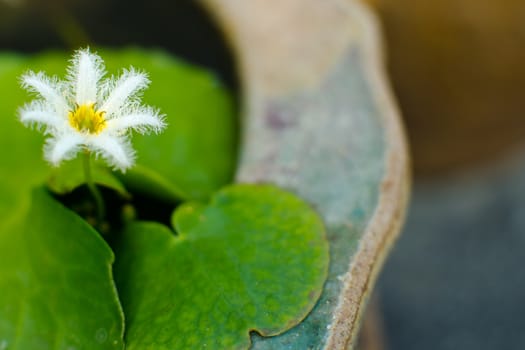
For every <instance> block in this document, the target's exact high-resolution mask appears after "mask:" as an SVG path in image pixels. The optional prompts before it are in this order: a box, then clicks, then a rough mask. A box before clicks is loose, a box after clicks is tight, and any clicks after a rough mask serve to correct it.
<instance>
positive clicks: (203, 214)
mask: <svg viewBox="0 0 525 350" xmlns="http://www.w3.org/2000/svg"><path fill="white" fill-rule="evenodd" d="M173 223H174V227H175V229H176V231H177V233H178V235H177V236H174V233H173V232H172V231H170V230H169V229H168V228H167V227H165V226H162V225H160V224H155V223H136V224H131V225H130V226H129V227H128V228H127V229H126V230H125V232H124V233H123V234H122V237H121V244H120V245H118V247H117V256H118V259H117V263H116V267H115V277H116V280H117V286H118V289H119V291H120V295H121V298H122V303H123V307H124V311H125V314H126V319H127V333H126V342H127V348H128V349H130V350H133V349H158V350H162V349H205V348H209V349H246V348H248V346H249V344H250V337H249V332H250V331H252V330H256V331H257V332H259V333H261V334H263V335H275V334H278V333H281V332H283V331H285V330H286V329H288V328H290V327H292V326H294V325H295V324H297V323H299V322H300V321H301V320H302V319H303V318H304V317H305V316H306V314H307V313H308V312H309V311H310V309H311V308H312V307H313V305H314V304H315V302H316V301H317V298H318V296H319V294H320V292H321V290H322V286H323V282H324V279H325V276H326V272H327V267H328V244H327V241H326V239H325V233H324V228H323V225H322V222H321V220H320V219H319V217H318V215H317V214H316V213H315V212H314V211H313V210H312V209H311V208H310V207H309V206H308V205H307V204H305V203H304V202H303V201H302V200H300V199H298V198H297V197H296V196H294V195H291V194H289V193H287V192H284V191H282V190H280V189H277V188H275V187H273V186H268V185H260V186H257V185H236V186H231V187H228V188H225V189H223V190H221V191H220V192H218V193H217V194H216V195H214V196H213V198H212V200H211V202H210V203H209V204H208V205H202V204H192V203H189V204H186V205H183V206H181V207H180V208H178V209H177V211H176V212H175V214H174V217H173Z"/></svg>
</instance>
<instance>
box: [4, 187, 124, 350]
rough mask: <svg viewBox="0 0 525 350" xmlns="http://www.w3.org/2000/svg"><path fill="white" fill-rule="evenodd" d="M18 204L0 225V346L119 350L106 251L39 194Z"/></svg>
mask: <svg viewBox="0 0 525 350" xmlns="http://www.w3.org/2000/svg"><path fill="white" fill-rule="evenodd" d="M12 193H13V191H12V189H11V188H9V187H6V186H5V185H4V184H2V185H1V186H0V195H1V197H0V198H2V201H0V202H4V200H5V198H12ZM18 198H19V199H20V200H19V201H18V202H16V203H17V205H15V206H14V207H11V210H10V212H9V214H10V215H9V216H5V215H3V214H4V213H5V212H3V213H2V218H1V219H2V222H1V223H0V291H1V292H0V295H1V297H0V347H1V348H2V349H9V350H29V349H31V350H40V349H43V350H44V349H46V350H47V349H63V350H67V349H79V350H80V349H86V350H90V349H122V348H123V340H122V334H123V327H124V320H123V315H122V311H121V308H120V304H119V301H118V298H117V294H116V290H115V286H114V283H113V279H112V273H111V264H112V262H113V254H112V252H111V250H110V249H109V247H108V246H107V245H106V243H105V242H104V241H103V240H102V239H101V238H100V236H99V235H98V234H97V233H96V232H95V231H94V230H93V229H92V228H91V227H90V226H88V225H87V224H86V223H85V222H84V221H82V220H81V219H80V218H78V217H77V216H76V215H74V214H73V213H71V212H69V211H68V210H67V209H65V208H64V207H62V206H61V205H60V204H58V203H56V201H54V200H53V199H52V198H51V197H50V196H49V195H48V194H47V193H46V192H45V191H44V190H38V191H34V192H33V194H32V196H31V197H29V198H23V197H21V196H18Z"/></svg>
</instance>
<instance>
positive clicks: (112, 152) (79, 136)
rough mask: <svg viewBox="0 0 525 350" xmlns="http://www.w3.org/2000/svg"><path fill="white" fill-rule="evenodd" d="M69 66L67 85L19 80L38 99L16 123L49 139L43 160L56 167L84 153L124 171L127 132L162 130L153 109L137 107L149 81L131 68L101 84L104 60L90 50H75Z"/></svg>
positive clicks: (31, 76) (34, 76) (36, 78)
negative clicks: (90, 153) (35, 129)
mask: <svg viewBox="0 0 525 350" xmlns="http://www.w3.org/2000/svg"><path fill="white" fill-rule="evenodd" d="M71 63H72V66H71V67H70V68H69V69H68V73H69V74H68V77H67V79H66V81H61V80H58V79H57V78H56V77H52V78H49V77H47V76H46V75H44V73H42V72H40V73H34V72H29V73H27V74H25V75H23V76H22V78H21V80H22V87H23V88H25V89H27V90H29V91H31V92H34V93H36V94H37V95H38V96H39V98H38V99H37V100H35V101H33V102H31V103H29V104H27V105H26V106H24V107H23V108H21V109H20V120H21V121H22V122H23V123H24V124H26V125H37V126H39V127H40V128H41V129H42V130H43V131H44V133H45V134H46V135H49V136H50V137H49V138H48V139H47V140H46V144H45V146H44V157H45V159H46V160H48V161H49V162H50V163H51V164H53V165H55V166H58V165H59V164H60V163H61V162H62V161H63V160H67V159H72V158H74V157H75V156H76V155H77V153H78V152H80V151H83V150H87V151H90V152H93V153H95V154H96V155H97V156H101V157H102V158H104V159H105V160H106V161H107V162H108V164H110V165H111V166H112V167H113V168H118V169H120V170H121V171H125V170H126V169H128V168H130V167H131V166H132V165H133V163H134V160H135V153H134V151H133V149H132V147H131V144H130V141H129V135H130V132H129V130H135V131H137V132H139V133H142V134H143V133H146V132H150V131H153V132H156V133H158V132H160V131H161V130H162V129H164V128H165V126H166V124H165V122H164V116H163V115H160V114H159V112H158V111H157V110H155V109H153V108H151V107H146V106H141V105H140V93H141V92H142V91H143V90H144V89H145V88H146V87H147V86H148V85H149V80H148V77H147V75H146V74H145V73H141V72H137V71H136V70H134V69H133V68H130V69H129V70H124V73H123V74H122V76H120V77H119V78H114V77H111V78H109V79H106V80H104V81H102V78H103V77H104V75H105V68H104V62H103V61H102V59H101V58H100V57H99V56H98V55H96V54H94V53H91V52H90V51H89V49H86V50H80V51H77V52H76V53H75V55H74V57H73V59H72V61H71Z"/></svg>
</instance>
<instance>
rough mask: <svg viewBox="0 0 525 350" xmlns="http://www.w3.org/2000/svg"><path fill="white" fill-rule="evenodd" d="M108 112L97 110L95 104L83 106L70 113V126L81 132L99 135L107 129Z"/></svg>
mask: <svg viewBox="0 0 525 350" xmlns="http://www.w3.org/2000/svg"><path fill="white" fill-rule="evenodd" d="M104 114H106V112H103V111H97V110H95V104H94V103H91V104H83V105H80V106H77V108H76V109H75V110H74V111H71V112H69V124H71V126H72V127H73V128H75V129H76V130H78V131H80V132H86V131H87V132H89V133H90V134H98V133H100V132H101V131H102V130H104V129H105V128H106V119H105V118H104Z"/></svg>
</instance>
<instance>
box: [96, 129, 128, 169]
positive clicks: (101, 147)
mask: <svg viewBox="0 0 525 350" xmlns="http://www.w3.org/2000/svg"><path fill="white" fill-rule="evenodd" d="M86 141H87V144H86V146H87V147H88V148H89V149H90V150H91V151H93V152H95V153H96V154H97V155H100V156H102V158H104V159H105V160H106V161H107V162H108V164H109V165H111V166H112V167H113V168H115V169H120V170H121V171H122V172H124V171H125V170H126V169H128V168H130V167H131V166H132V165H133V164H134V162H135V153H134V151H133V148H132V147H131V144H130V143H129V140H127V139H126V138H124V137H116V136H113V135H108V134H100V135H97V136H92V137H89V138H88V139H87V140H86Z"/></svg>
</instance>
